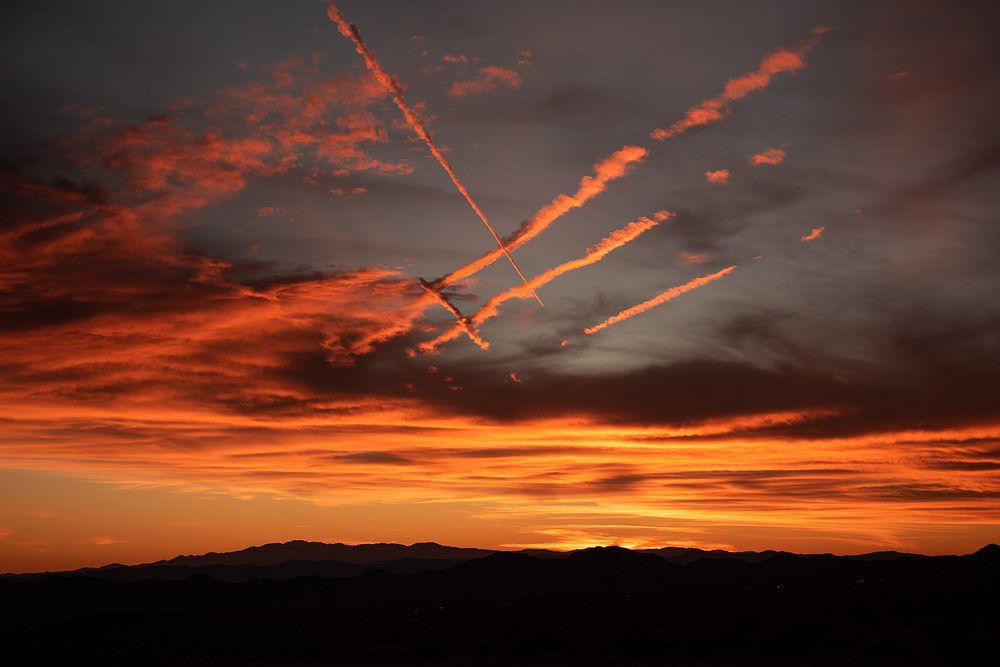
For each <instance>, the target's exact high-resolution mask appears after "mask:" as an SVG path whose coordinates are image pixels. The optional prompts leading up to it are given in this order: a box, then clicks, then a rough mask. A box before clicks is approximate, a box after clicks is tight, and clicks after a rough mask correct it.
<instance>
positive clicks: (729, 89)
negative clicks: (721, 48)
mask: <svg viewBox="0 0 1000 667" xmlns="http://www.w3.org/2000/svg"><path fill="white" fill-rule="evenodd" d="M828 30H829V28H826V27H823V26H817V27H815V28H813V29H812V30H810V31H809V37H807V38H806V39H805V40H803V41H802V42H800V43H799V45H798V46H796V47H792V48H782V49H778V50H777V51H774V52H772V53H769V54H768V55H766V56H764V59H763V60H761V61H760V65H759V66H758V67H757V69H755V70H754V71H752V72H749V73H747V74H744V75H743V76H739V77H736V78H735V79H730V80H729V81H727V82H726V87H725V88H724V89H723V91H722V94H721V95H719V96H718V97H713V98H711V99H707V100H704V101H703V102H701V103H699V104H697V105H695V106H693V107H691V108H690V109H688V110H687V111H686V112H685V113H684V118H682V119H681V120H679V121H677V122H676V123H674V124H673V125H671V126H670V127H668V128H657V129H655V130H653V131H652V132H651V133H650V135H649V136H651V137H652V138H653V139H656V140H657V141H664V140H666V139H670V138H671V137H676V136H677V135H679V134H683V133H684V132H686V131H687V130H689V129H690V128H692V127H697V126H699V125H709V124H711V123H714V122H716V121H718V120H721V119H722V118H723V117H724V116H726V114H728V113H729V103H730V102H733V101H735V100H738V99H742V98H744V97H746V96H747V95H749V94H750V93H752V92H753V91H755V90H760V89H761V88H766V87H767V86H768V85H769V84H770V83H771V78H772V77H774V75H775V74H779V73H781V72H796V71H798V70H800V69H802V68H804V67H805V66H806V59H805V56H806V53H808V52H809V51H810V50H811V49H812V48H813V47H814V46H816V44H817V43H818V42H819V40H820V37H822V35H823V34H824V33H825V32H827V31H828Z"/></svg>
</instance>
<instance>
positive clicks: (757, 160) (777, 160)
mask: <svg viewBox="0 0 1000 667" xmlns="http://www.w3.org/2000/svg"><path fill="white" fill-rule="evenodd" d="M784 159H785V151H784V150H782V149H780V148H768V149H767V150H766V151H764V152H763V153H757V154H756V155H751V156H750V157H749V158H747V164H749V165H750V166H751V167H759V166H761V165H765V164H767V165H775V164H781V163H782V161H784Z"/></svg>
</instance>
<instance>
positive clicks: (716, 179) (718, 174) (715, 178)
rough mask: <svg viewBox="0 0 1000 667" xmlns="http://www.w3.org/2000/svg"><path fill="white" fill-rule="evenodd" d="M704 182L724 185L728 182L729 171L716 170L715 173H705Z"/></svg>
mask: <svg viewBox="0 0 1000 667" xmlns="http://www.w3.org/2000/svg"><path fill="white" fill-rule="evenodd" d="M705 180H706V181H708V182H709V183H716V184H719V185H724V184H726V183H728V182H729V170H728V169H718V170H716V171H706V172H705Z"/></svg>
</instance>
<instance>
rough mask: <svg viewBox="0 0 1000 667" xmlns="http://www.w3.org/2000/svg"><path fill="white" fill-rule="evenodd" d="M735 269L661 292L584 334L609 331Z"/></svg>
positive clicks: (730, 268) (725, 270)
mask: <svg viewBox="0 0 1000 667" xmlns="http://www.w3.org/2000/svg"><path fill="white" fill-rule="evenodd" d="M735 269H736V267H735V266H730V267H727V268H725V269H722V270H721V271H717V272H715V273H713V274H710V275H707V276H702V277H701V278H695V279H694V280H689V281H688V282H686V283H684V284H683V285H678V286H677V287H671V288H670V289H668V290H667V291H665V292H661V293H660V294H657V295H656V296H654V297H653V298H652V299H649V300H647V301H643V302H642V303H640V304H638V305H635V306H632V307H631V308H626V309H625V310H623V311H622V312H620V313H618V314H617V315H615V316H613V317H609V318H608V319H606V320H604V321H603V322H601V323H600V324H595V325H594V326H592V327H589V328H587V329H584V330H583V333H585V334H587V335H588V336H589V335H592V334H595V333H597V332H598V331H600V330H602V329H607V328H608V327H610V326H612V325H613V324H618V323H619V322H623V321H625V320H627V319H631V318H633V317H635V316H636V315H641V314H642V313H645V312H646V311H648V310H652V309H653V308H656V307H657V306H659V305H662V304H664V303H666V302H667V301H670V300H672V299H676V298H677V297H679V296H680V295H681V294H684V293H685V292H690V291H691V290H693V289H698V288H699V287H701V286H702V285H707V284H708V283H710V282H712V281H713V280H718V279H719V278H722V277H723V276H726V275H728V274H730V273H732V272H733V271H734V270H735Z"/></svg>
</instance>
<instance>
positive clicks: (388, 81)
mask: <svg viewBox="0 0 1000 667" xmlns="http://www.w3.org/2000/svg"><path fill="white" fill-rule="evenodd" d="M326 13H327V16H329V17H330V20H331V21H333V22H334V23H336V24H337V29H338V30H340V34H341V35H343V36H344V37H347V38H348V39H350V40H351V41H352V42H354V49H355V50H356V51H357V52H358V53H359V54H360V55H361V57H362V58H364V60H365V65H366V66H367V67H368V70H369V71H370V72H371V73H372V75H373V76H374V77H375V79H376V80H377V81H378V82H379V83H380V84H382V86H383V87H384V88H385V89H386V90H388V91H389V92H390V93H392V99H393V101H394V102H395V103H396V106H397V107H399V110H400V111H402V112H403V117H404V118H405V119H406V122H407V123H408V124H409V126H410V127H411V128H412V129H413V131H414V132H416V133H417V136H419V137H420V138H421V139H423V140H424V143H425V144H427V148H428V149H430V152H431V155H433V156H434V159H436V160H437V161H438V164H440V165H441V168H442V169H444V170H445V173H447V174H448V177H449V178H451V182H452V183H454V184H455V187H456V188H457V189H458V191H459V193H460V194H461V195H462V196H463V197H465V201H466V202H468V203H469V206H470V207H472V210H473V211H475V213H476V215H478V216H479V219H480V220H482V221H483V224H484V225H486V229H488V230H490V234H492V235H493V238H494V239H496V242H497V245H498V246H499V250H500V252H501V253H502V254H503V255H504V256H505V257H506V258H507V261H509V262H510V265H511V266H513V267H514V270H515V271H517V275H518V276H520V278H521V280H522V281H523V282H524V284H525V285H527V284H528V279H527V278H525V277H524V274H523V273H521V269H520V268H518V266H517V263H516V262H514V258H513V257H511V256H510V253H509V252H508V251H507V248H505V247H504V244H503V241H501V240H500V236H499V235H498V234H497V232H496V230H495V229H493V225H491V224H490V221H489V220H488V219H487V218H486V214H485V213H483V211H482V209H480V208H479V205H478V204H476V202H475V200H473V199H472V195H470V194H469V191H468V190H467V189H466V188H465V186H464V185H462V182H461V181H460V180H458V175H457V174H455V170H454V169H452V167H451V164H450V163H449V162H448V160H447V159H445V157H444V155H443V154H442V153H441V151H440V150H438V147H437V144H435V143H434V139H432V138H431V135H430V132H428V131H427V128H425V127H424V123H423V121H421V120H420V117H419V116H418V115H417V112H416V111H414V110H413V108H412V107H410V105H409V104H407V103H406V100H405V99H403V89H402V88H401V87H400V86H399V83H397V82H396V80H395V79H393V78H392V77H391V76H389V74H388V73H387V72H386V71H385V70H384V69H383V68H382V65H381V63H379V61H378V60H377V59H376V58H375V54H374V53H372V52H371V50H370V49H369V48H368V46H367V45H366V44H365V42H364V40H363V39H361V33H359V32H358V29H357V27H356V26H354V25H352V24H350V23H348V22H347V19H345V18H344V15H343V14H341V13H340V10H339V9H337V7H336V5H334V4H333V2H327V4H326ZM529 289H530V287H529ZM532 294H533V295H534V297H535V299H536V300H537V301H538V303H539V305H541V306H544V305H545V304H543V303H542V300H541V299H540V298H539V297H538V295H537V294H535V293H534V290H532Z"/></svg>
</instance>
